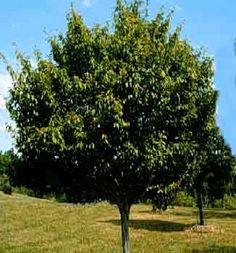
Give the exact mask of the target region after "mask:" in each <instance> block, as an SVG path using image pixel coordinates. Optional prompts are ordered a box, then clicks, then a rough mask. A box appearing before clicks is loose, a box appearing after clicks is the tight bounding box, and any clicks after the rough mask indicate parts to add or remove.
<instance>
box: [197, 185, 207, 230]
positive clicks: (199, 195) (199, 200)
mask: <svg viewBox="0 0 236 253" xmlns="http://www.w3.org/2000/svg"><path fill="white" fill-rule="evenodd" d="M197 206H198V210H199V225H201V226H202V225H205V221H204V213H203V198H202V186H200V187H198V189H197Z"/></svg>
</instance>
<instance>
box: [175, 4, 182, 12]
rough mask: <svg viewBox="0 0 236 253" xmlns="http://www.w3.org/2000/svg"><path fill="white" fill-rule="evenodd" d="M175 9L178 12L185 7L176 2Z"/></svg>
mask: <svg viewBox="0 0 236 253" xmlns="http://www.w3.org/2000/svg"><path fill="white" fill-rule="evenodd" d="M174 10H175V11H176V12H178V11H182V10H183V8H182V7H181V6H180V5H178V4H176V5H175V7H174Z"/></svg>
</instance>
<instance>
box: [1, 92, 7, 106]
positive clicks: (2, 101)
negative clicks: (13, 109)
mask: <svg viewBox="0 0 236 253" xmlns="http://www.w3.org/2000/svg"><path fill="white" fill-rule="evenodd" d="M0 110H6V102H5V99H4V97H3V96H2V95H1V94H0Z"/></svg>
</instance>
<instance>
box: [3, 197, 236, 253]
mask: <svg viewBox="0 0 236 253" xmlns="http://www.w3.org/2000/svg"><path fill="white" fill-rule="evenodd" d="M196 211H197V210H196V209H193V208H181V207H176V208H174V209H170V210H168V211H167V212H164V213H163V214H153V213H152V212H151V206H148V205H143V204H139V205H134V206H133V207H132V210H131V224H130V237H131V249H132V253H144V252H147V253H152V252H163V253H168V252H192V253H205V252H217V253H219V252H230V253H231V252H232V253H233V252H236V211H226V210H220V209H208V210H206V220H207V223H208V224H213V225H218V226H219V228H220V230H218V231H216V232H209V233H200V232H196V231H191V230H190V228H191V227H192V226H193V225H194V224H195V223H196V217H197V212H196ZM59 252H60V253H75V252H83V253H90V252H91V253H92V252H102V253H112V252H121V248H120V221H119V213H118V210H117V208H116V207H115V206H112V205H110V204H108V203H98V204H91V205H72V204H61V203H56V202H54V201H49V200H42V199H36V198H31V197H28V196H24V195H20V194H13V195H11V196H8V195H4V194H3V193H1V192H0V253H59Z"/></svg>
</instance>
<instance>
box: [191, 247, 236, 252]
mask: <svg viewBox="0 0 236 253" xmlns="http://www.w3.org/2000/svg"><path fill="white" fill-rule="evenodd" d="M235 252H236V247H235V246H214V247H210V248H208V249H203V250H198V249H193V250H191V253H235Z"/></svg>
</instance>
